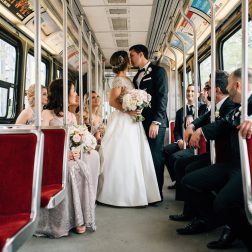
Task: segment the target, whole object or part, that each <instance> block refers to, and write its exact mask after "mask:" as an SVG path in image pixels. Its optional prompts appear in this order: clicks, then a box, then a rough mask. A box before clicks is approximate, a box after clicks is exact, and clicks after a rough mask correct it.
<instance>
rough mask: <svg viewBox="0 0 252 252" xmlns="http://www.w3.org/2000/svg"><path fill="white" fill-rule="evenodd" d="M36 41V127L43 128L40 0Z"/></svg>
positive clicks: (36, 6)
mask: <svg viewBox="0 0 252 252" xmlns="http://www.w3.org/2000/svg"><path fill="white" fill-rule="evenodd" d="M34 22H35V39H34V56H35V104H36V106H35V114H36V117H35V126H36V127H40V126H41V110H42V104H41V83H40V64H41V42H40V41H41V38H40V35H41V29H40V0H35V19H34Z"/></svg>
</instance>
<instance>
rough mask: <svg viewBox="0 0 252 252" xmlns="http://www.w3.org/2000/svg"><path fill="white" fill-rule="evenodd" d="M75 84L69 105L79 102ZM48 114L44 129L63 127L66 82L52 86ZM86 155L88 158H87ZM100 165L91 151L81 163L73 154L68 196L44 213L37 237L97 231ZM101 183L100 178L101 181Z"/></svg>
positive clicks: (71, 86)
mask: <svg viewBox="0 0 252 252" xmlns="http://www.w3.org/2000/svg"><path fill="white" fill-rule="evenodd" d="M76 95H77V94H76V92H75V87H74V84H73V83H71V82H69V83H68V103H69V104H70V105H71V104H74V103H75V102H76ZM48 100H49V101H48V104H47V106H46V110H44V111H43V112H42V119H43V121H42V125H43V126H62V125H63V117H64V114H63V80H62V79H57V80H54V81H53V82H52V83H51V84H50V86H49V97H48ZM74 124H77V122H76V117H75V115H74V114H73V113H71V112H68V125H74ZM85 155H86V154H84V156H85ZM92 165H97V166H98V168H97V169H99V157H98V153H96V152H93V151H91V153H90V154H89V157H88V160H85V161H83V160H80V153H76V152H72V151H70V150H69V156H68V167H67V172H68V174H67V178H68V181H67V186H66V188H67V194H66V197H65V199H64V200H63V201H62V202H61V203H60V204H59V205H58V206H56V207H55V208H53V209H50V210H48V209H43V208H42V209H41V211H40V217H39V223H38V228H37V231H36V235H38V236H39V235H47V236H50V237H54V238H58V237H61V236H67V235H68V233H69V231H70V230H71V229H72V228H75V231H76V232H77V233H79V234H82V233H84V232H85V231H86V227H88V228H91V230H93V231H94V230H95V229H96V225H95V198H96V191H94V187H93V185H92V181H93V177H92V176H91V175H90V172H89V170H90V166H92ZM97 179H98V177H97Z"/></svg>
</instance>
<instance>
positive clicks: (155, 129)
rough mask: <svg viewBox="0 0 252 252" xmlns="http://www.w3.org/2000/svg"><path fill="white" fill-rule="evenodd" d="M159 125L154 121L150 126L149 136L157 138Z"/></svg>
mask: <svg viewBox="0 0 252 252" xmlns="http://www.w3.org/2000/svg"><path fill="white" fill-rule="evenodd" d="M158 130H159V125H157V124H155V123H152V124H151V125H150V128H149V138H153V139H155V138H156V137H157V135H158Z"/></svg>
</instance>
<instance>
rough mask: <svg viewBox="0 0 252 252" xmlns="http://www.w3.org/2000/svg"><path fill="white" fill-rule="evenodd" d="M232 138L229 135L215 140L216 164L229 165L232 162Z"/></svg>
mask: <svg viewBox="0 0 252 252" xmlns="http://www.w3.org/2000/svg"><path fill="white" fill-rule="evenodd" d="M229 139H230V137H229V135H228V134H226V135H222V136H220V137H218V138H217V139H215V155H216V163H227V162H230V160H231V155H230V153H231V148H230V140H229Z"/></svg>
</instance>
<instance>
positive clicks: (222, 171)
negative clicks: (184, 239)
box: [177, 68, 252, 249]
mask: <svg viewBox="0 0 252 252" xmlns="http://www.w3.org/2000/svg"><path fill="white" fill-rule="evenodd" d="M248 81H249V91H250V94H249V100H248V115H251V114H252V96H251V94H252V69H251V68H249V69H248ZM227 90H228V92H229V96H230V98H231V99H232V101H233V102H234V103H239V104H240V103H241V91H242V83H241V69H237V70H235V71H234V72H233V73H232V74H231V75H230V76H229V79H228V87H227ZM240 116H241V109H240V107H237V108H235V109H234V110H233V111H231V112H230V113H229V114H228V115H227V116H226V117H225V118H224V119H222V120H218V121H216V122H214V123H211V124H208V125H206V126H204V127H202V128H199V129H197V130H196V131H195V132H194V134H193V135H192V136H191V139H190V142H189V145H190V146H191V147H194V148H195V147H198V145H199V139H200V136H201V135H203V136H204V137H205V138H206V139H207V140H213V139H216V138H217V137H218V136H220V135H222V134H223V133H225V132H228V133H229V144H230V161H229V162H226V163H216V164H214V165H210V166H206V167H204V168H202V169H199V170H197V171H194V172H191V173H189V174H187V175H186V176H185V177H184V178H183V180H182V183H183V184H184V185H185V188H186V196H187V199H188V200H189V201H190V204H191V205H192V206H193V207H194V209H195V211H197V213H198V216H199V218H198V219H196V220H193V222H191V223H190V224H188V225H187V226H186V227H185V228H182V229H178V230H177V232H178V233H179V234H195V233H200V232H203V231H206V230H209V229H211V228H214V227H217V226H219V225H223V224H228V225H229V226H230V227H231V228H232V230H233V231H234V232H235V234H236V235H237V236H240V238H241V239H243V241H244V242H245V245H246V246H247V247H248V248H249V249H251V248H252V246H251V239H250V237H251V233H252V228H251V226H250V225H249V224H248V221H247V220H246V218H245V217H244V215H242V214H241V212H243V210H244V202H243V190H242V181H241V167H240V150H239V141H238V130H239V128H240V126H239V125H240ZM245 124H247V126H245V127H244V126H243V127H242V132H241V133H242V135H243V136H245V137H251V133H252V128H251V126H252V123H251V122H245ZM212 191H215V192H217V195H216V196H215V195H214V194H213V193H212ZM240 223H243V224H244V227H245V229H244V230H245V232H244V231H243V228H239V227H240Z"/></svg>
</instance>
